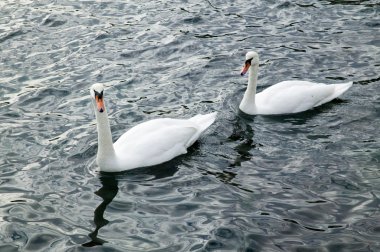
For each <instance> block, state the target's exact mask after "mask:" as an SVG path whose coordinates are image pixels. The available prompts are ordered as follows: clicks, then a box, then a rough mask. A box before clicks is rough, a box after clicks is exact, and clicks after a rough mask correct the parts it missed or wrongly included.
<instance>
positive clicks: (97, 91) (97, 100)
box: [90, 83, 106, 113]
mask: <svg viewBox="0 0 380 252" xmlns="http://www.w3.org/2000/svg"><path fill="white" fill-rule="evenodd" d="M90 94H91V99H93V101H94V104H95V107H96V110H97V111H98V112H100V113H103V112H104V111H105V110H106V109H105V106H104V97H103V94H104V86H103V84H100V83H96V84H94V85H92V86H91V88H90Z"/></svg>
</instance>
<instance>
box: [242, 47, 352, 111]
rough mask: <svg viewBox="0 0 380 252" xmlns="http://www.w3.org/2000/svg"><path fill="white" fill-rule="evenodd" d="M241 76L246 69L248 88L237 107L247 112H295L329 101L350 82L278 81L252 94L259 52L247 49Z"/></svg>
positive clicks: (347, 87) (344, 89)
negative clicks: (327, 83) (328, 83)
mask: <svg viewBox="0 0 380 252" xmlns="http://www.w3.org/2000/svg"><path fill="white" fill-rule="evenodd" d="M245 59H246V61H245V65H244V67H243V69H242V71H241V75H242V76H243V75H244V74H245V73H246V72H247V71H248V70H249V77H248V87H247V90H246V91H245V94H244V97H243V100H242V101H241V103H240V106H239V108H240V110H241V111H243V112H244V113H246V114H249V115H257V114H263V115H270V114H271V115H275V114H290V113H298V112H302V111H305V110H308V109H311V108H313V107H316V106H319V105H322V104H324V103H326V102H329V101H331V100H333V99H335V98H336V97H338V96H339V95H341V94H343V93H344V92H346V91H347V90H348V89H349V88H350V87H351V86H352V82H347V83H341V84H330V85H326V84H323V83H313V82H309V81H298V80H292V81H282V82H280V83H277V84H275V85H273V86H271V87H269V88H267V89H265V90H264V91H262V92H260V93H258V94H256V86H257V75H258V68H259V55H258V54H257V53H256V52H248V53H247V54H246V56H245Z"/></svg>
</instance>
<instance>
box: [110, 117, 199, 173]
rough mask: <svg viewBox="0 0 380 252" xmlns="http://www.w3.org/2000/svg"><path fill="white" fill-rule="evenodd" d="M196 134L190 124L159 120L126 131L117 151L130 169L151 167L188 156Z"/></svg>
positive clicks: (196, 129) (118, 143) (184, 121)
mask: <svg viewBox="0 0 380 252" xmlns="http://www.w3.org/2000/svg"><path fill="white" fill-rule="evenodd" d="M197 132H198V128H197V127H196V125H194V123H192V122H191V121H188V120H180V119H169V118H167V119H156V120H151V121H148V122H144V123H142V124H139V125H136V126H135V127H133V128H132V129H130V130H129V131H127V132H126V133H125V134H123V135H122V136H121V137H120V138H119V139H118V140H117V141H116V142H115V143H114V148H115V152H116V156H117V158H118V160H120V161H121V162H122V163H123V164H125V165H126V166H128V167H143V166H151V165H155V164H159V163H163V162H166V161H168V160H170V159H172V158H174V157H176V156H178V155H181V154H185V153H186V152H187V150H186V148H187V147H188V146H189V142H190V141H192V140H193V138H194V135H197Z"/></svg>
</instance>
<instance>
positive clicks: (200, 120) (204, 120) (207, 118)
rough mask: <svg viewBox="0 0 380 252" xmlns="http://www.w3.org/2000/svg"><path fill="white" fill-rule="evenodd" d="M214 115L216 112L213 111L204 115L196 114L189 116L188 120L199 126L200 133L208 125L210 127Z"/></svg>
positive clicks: (214, 117)
mask: <svg viewBox="0 0 380 252" xmlns="http://www.w3.org/2000/svg"><path fill="white" fill-rule="evenodd" d="M216 115H217V112H213V113H210V114H206V115H196V116H194V117H192V118H190V119H189V120H190V121H192V122H193V123H195V124H197V126H198V128H199V132H200V133H202V132H203V131H205V130H206V129H207V128H208V127H210V125H211V124H213V122H214V121H215V119H216Z"/></svg>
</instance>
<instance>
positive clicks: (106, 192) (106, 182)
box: [83, 174, 119, 247]
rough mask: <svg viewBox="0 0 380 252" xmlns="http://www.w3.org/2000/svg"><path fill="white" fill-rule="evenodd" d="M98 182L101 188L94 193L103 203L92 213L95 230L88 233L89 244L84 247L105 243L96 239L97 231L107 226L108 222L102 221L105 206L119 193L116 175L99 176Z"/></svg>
mask: <svg viewBox="0 0 380 252" xmlns="http://www.w3.org/2000/svg"><path fill="white" fill-rule="evenodd" d="M100 182H101V184H102V187H101V188H100V189H99V190H98V191H96V192H95V194H96V195H98V196H99V197H101V198H102V199H103V201H102V202H101V203H100V204H99V206H98V207H97V208H96V209H95V211H94V224H95V230H94V231H93V232H92V233H90V234H89V235H88V236H89V237H90V238H91V241H90V242H86V243H84V244H83V246H84V247H93V246H96V245H102V244H103V243H105V242H107V241H105V240H102V239H100V238H99V237H98V232H99V229H101V228H102V227H103V226H105V225H107V224H108V222H109V221H108V220H106V219H104V212H105V211H106V208H107V206H108V205H109V204H110V203H111V202H112V200H113V199H114V198H115V196H116V194H117V192H118V191H119V187H118V180H117V177H116V175H112V174H110V175H101V177H100Z"/></svg>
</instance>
